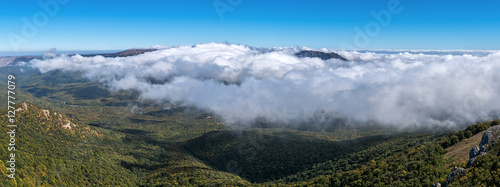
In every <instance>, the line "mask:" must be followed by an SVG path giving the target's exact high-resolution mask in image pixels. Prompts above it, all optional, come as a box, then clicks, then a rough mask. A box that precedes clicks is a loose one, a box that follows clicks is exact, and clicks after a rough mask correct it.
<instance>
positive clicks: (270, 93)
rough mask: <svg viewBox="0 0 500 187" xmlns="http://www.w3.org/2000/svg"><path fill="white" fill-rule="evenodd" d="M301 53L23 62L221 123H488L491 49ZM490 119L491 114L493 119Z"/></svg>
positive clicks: (188, 52) (498, 93) (497, 101)
mask: <svg viewBox="0 0 500 187" xmlns="http://www.w3.org/2000/svg"><path fill="white" fill-rule="evenodd" d="M302 49H306V48H272V49H257V48H251V47H247V46H243V45H227V44H215V43H211V44H200V45H196V46H179V47H173V48H165V49H160V50H158V51H155V52H150V53H145V54H142V55H138V56H132V57H117V58H104V57H102V56H96V57H82V56H80V55H75V56H66V55H62V56H58V57H55V58H52V59H45V60H32V61H31V62H30V63H29V65H30V66H32V67H34V68H37V69H39V70H40V71H41V72H42V73H46V72H49V71H53V70H63V71H67V72H83V74H84V76H85V77H86V78H88V79H90V80H95V81H100V82H102V83H103V84H105V85H107V86H108V87H109V88H110V90H111V91H119V90H138V91H139V93H140V99H141V100H150V99H152V100H155V101H158V102H173V103H183V104H186V105H191V106H195V107H197V108H199V109H205V110H209V111H211V112H214V113H216V114H218V115H220V116H221V117H223V118H224V119H225V120H227V121H239V122H249V121H253V120H255V119H256V118H264V119H266V120H268V121H270V122H276V123H285V124H286V123H296V122H306V121H310V119H311V118H313V116H315V115H317V114H318V113H321V114H325V113H326V114H329V115H333V116H335V117H340V118H346V119H350V120H355V121H359V122H367V121H375V122H377V123H380V124H386V125H392V126H397V127H407V126H436V125H438V126H441V127H453V126H455V125H457V124H464V123H469V122H475V121H480V120H488V119H491V118H495V117H497V116H496V115H497V111H499V109H500V74H499V73H500V52H491V54H489V55H481V56H479V55H478V56H476V55H439V54H433V55H425V54H410V53H395V54H381V53H371V52H363V53H360V52H356V51H339V52H338V53H339V54H341V55H342V56H343V57H345V58H346V59H348V60H349V61H341V60H336V59H331V60H326V61H324V60H321V59H319V58H297V57H295V56H294V53H296V52H299V51H300V50H302ZM492 114H494V115H493V116H492Z"/></svg>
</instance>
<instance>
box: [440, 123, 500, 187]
mask: <svg viewBox="0 0 500 187" xmlns="http://www.w3.org/2000/svg"><path fill="white" fill-rule="evenodd" d="M499 138H500V125H495V126H493V127H490V128H488V129H487V130H486V131H485V132H484V133H483V137H482V138H481V142H480V143H479V146H477V145H476V146H474V147H473V148H472V149H471V150H470V152H469V161H468V162H467V168H468V167H470V166H472V164H473V163H474V160H476V159H477V157H478V156H481V155H485V154H486V152H487V151H488V147H489V146H490V145H491V144H494V143H495V142H497V141H498V139H499ZM465 173H466V170H465V169H464V168H457V167H455V169H454V170H453V171H452V172H451V173H450V174H449V175H448V177H446V184H445V185H444V187H447V186H448V185H449V184H450V183H452V182H453V181H455V180H457V179H459V178H460V177H461V176H462V175H464V174H465Z"/></svg>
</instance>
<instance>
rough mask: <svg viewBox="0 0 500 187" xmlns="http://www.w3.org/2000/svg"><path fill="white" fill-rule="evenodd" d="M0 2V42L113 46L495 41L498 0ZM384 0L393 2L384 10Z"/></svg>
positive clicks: (27, 47)
mask: <svg viewBox="0 0 500 187" xmlns="http://www.w3.org/2000/svg"><path fill="white" fill-rule="evenodd" d="M66 1H67V2H66ZM39 2H41V3H49V4H51V5H53V3H54V2H56V3H57V7H58V8H57V10H56V11H52V10H55V9H54V6H49V11H47V10H45V9H44V6H40V5H39ZM214 2H216V3H215V4H217V5H219V6H218V7H219V11H217V10H218V9H217V8H216V7H214ZM398 2H399V4H398ZM0 3H1V5H2V6H1V7H2V8H1V9H0V23H1V24H0V51H14V50H20V51H40V50H48V49H50V48H57V49H58V50H114V49H128V48H134V47H147V46H153V45H164V46H175V45H192V44H196V43H208V42H224V41H228V42H230V43H240V44H247V45H251V46H256V47H286V46H307V47H311V48H329V49H340V48H345V47H347V48H359V49H490V50H500V34H499V33H500V11H499V10H500V2H499V1H498V0H480V1H471V0H467V1H465V0H455V1H439V0H438V1H436V0H435V1H430V0H399V1H398V0H370V1H369V0H363V1H362V0H344V1H335V0H330V1H327V0H316V1H305V0H303V1H299V0H275V1H262V0H198V1H194V0H181V1H179V0H177V1H170V0H161V1H160V0H158V1H154V0H143V1H129V0H106V1H96V0H85V1H81V0H78V1H77V0H59V1H58V0H40V1H27V0H19V1H7V0H0ZM388 4H389V5H393V6H394V7H396V8H397V10H400V11H396V13H391V12H389V10H391V9H390V7H389V6H388ZM396 5H397V6H396ZM224 8H226V11H224ZM372 11H374V12H375V13H377V14H379V13H380V12H386V13H387V12H389V13H390V14H389V15H390V17H391V19H390V21H388V22H387V24H386V25H382V23H381V22H380V21H377V19H376V18H375V17H374V16H373V15H372V14H371V12H372ZM34 18H35V19H34ZM382 18H383V19H382V20H387V19H385V18H386V17H382ZM35 23H37V24H35ZM27 25H31V26H34V28H35V30H36V32H33V31H32V30H29V29H26V28H28V26H27ZM367 26H368V29H369V30H368V32H367V30H366V27H367ZM370 29H371V30H370ZM23 31H24V32H23ZM358 31H361V33H360V32H358ZM370 32H371V33H370ZM369 34H371V35H369ZM361 36H365V37H361ZM360 38H363V40H361V39H360ZM355 40H357V41H358V42H355Z"/></svg>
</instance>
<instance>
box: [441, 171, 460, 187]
mask: <svg viewBox="0 0 500 187" xmlns="http://www.w3.org/2000/svg"><path fill="white" fill-rule="evenodd" d="M464 174H465V169H464V168H457V167H455V169H454V170H453V171H452V172H451V173H450V174H449V175H448V176H447V177H446V184H444V186H445V187H446V186H448V185H450V184H451V183H452V182H453V181H455V180H456V179H458V178H460V176H462V175H464Z"/></svg>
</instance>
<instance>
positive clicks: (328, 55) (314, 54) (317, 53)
mask: <svg viewBox="0 0 500 187" xmlns="http://www.w3.org/2000/svg"><path fill="white" fill-rule="evenodd" d="M295 56H296V57H299V58H305V57H309V58H321V60H329V59H339V60H343V61H347V59H345V58H344V57H342V56H340V55H339V54H337V53H334V52H331V53H324V52H321V51H301V52H298V53H296V54H295Z"/></svg>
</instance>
